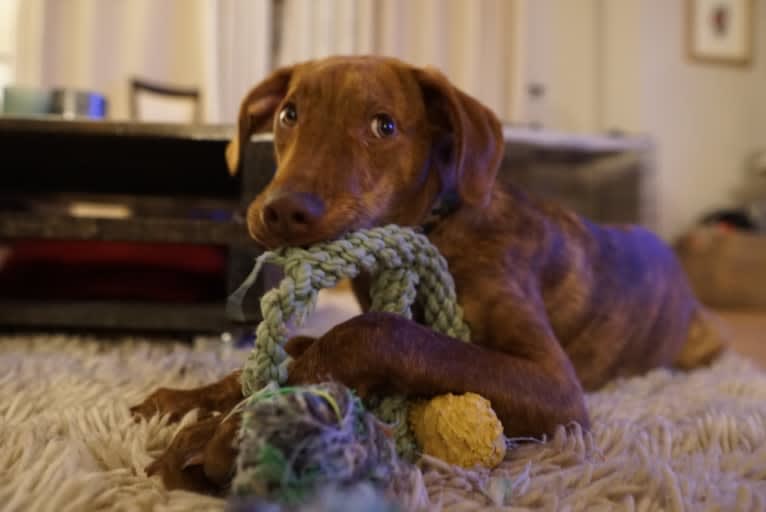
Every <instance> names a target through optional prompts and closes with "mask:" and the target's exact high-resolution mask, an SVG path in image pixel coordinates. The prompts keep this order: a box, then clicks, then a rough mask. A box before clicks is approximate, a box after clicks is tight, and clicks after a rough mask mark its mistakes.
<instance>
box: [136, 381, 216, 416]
mask: <svg viewBox="0 0 766 512" xmlns="http://www.w3.org/2000/svg"><path fill="white" fill-rule="evenodd" d="M197 408H199V401H198V400H195V398H194V396H193V395H191V394H190V393H189V391H188V390H180V389H168V388H159V389H157V390H155V391H154V392H153V393H152V394H151V395H149V396H148V397H147V398H146V400H144V401H143V402H141V403H140V404H138V405H136V406H133V407H131V408H130V414H131V415H132V416H133V417H134V418H135V419H136V420H137V421H138V420H141V419H149V418H151V417H152V416H155V415H160V416H165V415H168V416H169V420H170V421H178V420H180V419H181V418H182V417H183V416H184V415H185V414H186V413H187V412H189V411H191V410H192V409H197ZM208 415H209V414H208V412H207V411H205V410H204V409H202V410H200V415H199V417H200V418H202V417H206V416H208Z"/></svg>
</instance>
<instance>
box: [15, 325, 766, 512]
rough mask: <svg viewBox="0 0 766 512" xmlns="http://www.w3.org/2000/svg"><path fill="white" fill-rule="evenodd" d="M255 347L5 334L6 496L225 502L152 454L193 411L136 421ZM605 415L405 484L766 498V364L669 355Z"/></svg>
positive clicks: (108, 502)
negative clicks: (694, 366)
mask: <svg viewBox="0 0 766 512" xmlns="http://www.w3.org/2000/svg"><path fill="white" fill-rule="evenodd" d="M244 356H245V353H244V352H242V351H236V350H222V349H220V348H218V347H212V348H211V347H210V346H209V345H207V346H204V345H203V346H197V347H191V346H187V345H182V344H179V343H174V342H172V341H166V342H158V341H157V340H153V341H152V342H149V341H148V340H141V339H120V340H98V339H94V338H80V337H66V336H42V335H41V336H14V337H0V510H4V511H47V510H51V511H62V512H63V511H81V510H82V511H90V510H157V511H174V510H178V511H182V510H183V511H201V510H221V509H223V507H224V505H225V502H224V500H221V499H218V498H213V497H206V496H201V495H197V494H193V493H188V492H181V491H170V492H169V491H166V490H165V489H164V488H163V486H162V484H161V482H160V481H159V479H158V478H156V477H155V478H147V476H146V475H145V473H144V469H143V468H144V467H146V465H148V464H149V463H150V462H151V460H152V457H154V456H156V455H157V454H159V453H160V452H161V451H162V449H163V448H164V447H165V446H167V444H168V443H169V441H170V440H171V438H172V436H173V435H174V433H175V432H177V430H178V429H179V428H180V426H182V425H184V424H188V423H189V422H191V421H193V420H194V413H190V414H189V415H187V417H186V418H184V420H183V421H182V422H181V424H180V425H177V424H172V425H168V424H166V423H164V422H161V421H160V420H159V419H158V418H154V419H152V420H151V421H149V422H142V423H134V422H133V420H132V419H131V418H130V416H129V414H128V406H130V405H133V404H136V403H138V402H140V401H141V400H142V399H143V398H144V397H145V396H146V395H147V394H148V393H149V392H151V391H152V390H154V389H155V388H157V387H160V386H173V387H192V386H197V385H202V384H207V383H210V382H211V381H213V380H215V379H217V378H219V377H221V376H223V375H225V374H226V373H227V372H228V371H230V370H231V369H233V368H236V367H237V366H239V365H240V364H241V363H242V361H243V358H244ZM588 406H589V410H590V413H591V417H592V422H593V428H592V431H591V432H590V433H583V432H582V431H580V430H579V429H577V428H576V427H572V428H569V429H566V430H565V429H564V428H561V429H560V430H559V431H558V432H557V433H556V435H555V436H553V438H552V439H549V440H548V441H547V442H545V443H542V442H527V443H523V444H520V445H519V446H517V447H515V448H513V449H512V450H510V451H509V455H508V457H507V459H506V461H505V462H503V463H502V464H501V465H500V467H498V468H496V469H495V470H493V471H491V472H489V471H464V470H460V469H455V468H451V467H447V466H445V465H443V464H441V463H440V462H439V461H436V460H424V461H422V462H421V463H420V466H419V467H418V468H416V469H413V471H412V472H411V475H410V476H411V478H410V479H409V481H408V483H407V489H405V490H403V491H402V492H401V494H400V498H401V500H402V505H403V507H404V508H406V509H423V510H509V511H511V510H518V511H521V510H570V511H576V510H588V511H593V510H595V511H598V510H627V511H632V510H636V511H649V510H673V511H677V510H694V511H697V510H738V511H739V510H743V511H746V510H766V373H764V372H762V371H761V370H759V369H758V368H756V367H755V366H754V365H752V364H750V363H749V362H748V361H746V360H745V359H743V358H741V357H739V356H737V355H735V354H733V353H732V354H727V355H725V356H724V357H723V358H721V359H720V360H719V361H717V362H716V363H715V364H714V365H713V366H712V367H711V368H706V369H702V370H697V371H695V372H692V373H689V374H683V373H678V372H671V371H666V370H656V371H653V372H651V373H650V374H648V375H646V376H643V377H640V378H632V379H625V380H621V381H618V382H614V383H612V384H611V385H610V386H608V387H607V388H606V389H603V390H601V391H599V392H597V393H592V394H590V395H589V396H588Z"/></svg>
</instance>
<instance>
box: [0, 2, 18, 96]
mask: <svg viewBox="0 0 766 512" xmlns="http://www.w3.org/2000/svg"><path fill="white" fill-rule="evenodd" d="M17 5H18V4H17V0H0V89H2V87H3V86H4V85H6V84H8V83H10V82H12V81H13V76H14V71H15V69H14V68H15V65H14V64H15V62H14V61H15V59H14V57H15V53H16V9H17ZM1 94H2V92H0V95H1ZM0 100H2V98H1V97H0Z"/></svg>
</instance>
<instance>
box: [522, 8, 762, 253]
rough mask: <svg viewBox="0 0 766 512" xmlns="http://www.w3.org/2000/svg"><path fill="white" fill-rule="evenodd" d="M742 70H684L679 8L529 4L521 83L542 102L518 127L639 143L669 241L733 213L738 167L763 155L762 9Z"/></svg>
mask: <svg viewBox="0 0 766 512" xmlns="http://www.w3.org/2000/svg"><path fill="white" fill-rule="evenodd" d="M755 4H756V11H755V12H756V15H757V20H756V22H757V23H756V27H755V31H754V32H755V39H756V43H755V49H754V60H753V63H752V64H751V66H750V67H748V68H737V67H728V66H722V65H713V64H700V63H693V62H691V61H689V60H688V58H687V56H686V48H685V46H684V37H685V33H684V30H685V23H686V20H685V17H684V14H685V13H684V5H685V2H683V1H681V0H672V1H668V0H577V1H576V2H573V1H571V0H528V1H527V10H526V12H527V30H528V34H527V35H526V36H525V39H524V41H525V46H526V48H527V52H526V58H527V64H526V66H525V73H526V78H525V82H526V83H531V82H540V83H543V84H545V86H546V95H545V98H544V101H543V103H542V105H538V107H537V110H535V109H534V107H533V106H532V105H531V104H530V102H529V101H526V102H525V108H524V109H523V110H522V112H521V116H520V119H521V120H530V119H533V120H538V121H542V123H543V124H544V125H545V126H547V127H550V128H554V129H557V130H566V131H573V132H585V133H588V132H603V131H607V130H612V129H618V130H622V131H625V132H628V133H648V134H650V135H652V136H653V137H654V140H655V142H656V143H657V150H658V154H657V165H658V175H657V198H656V199H657V200H656V201H655V204H656V205H657V208H658V211H657V218H658V229H659V231H660V234H662V235H663V236H664V237H666V238H668V239H672V238H674V237H675V236H677V235H678V234H680V233H681V232H683V231H684V230H685V229H687V228H688V227H689V226H691V225H692V224H693V223H694V222H695V221H696V220H697V219H698V217H699V216H700V215H701V214H703V213H704V212H707V211H709V210H711V209H712V208H716V207H720V206H728V205H736V204H737V199H738V197H737V193H738V191H739V189H741V187H742V185H743V177H744V172H745V169H744V166H745V161H746V159H747V158H748V157H749V156H750V155H751V154H752V153H753V152H754V151H755V150H756V149H758V148H761V149H763V148H766V0H756V1H755Z"/></svg>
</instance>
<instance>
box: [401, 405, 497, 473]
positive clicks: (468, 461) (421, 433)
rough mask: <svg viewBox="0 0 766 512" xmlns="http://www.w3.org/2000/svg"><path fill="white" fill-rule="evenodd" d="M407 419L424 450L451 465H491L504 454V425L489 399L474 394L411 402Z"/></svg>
mask: <svg viewBox="0 0 766 512" xmlns="http://www.w3.org/2000/svg"><path fill="white" fill-rule="evenodd" d="M409 420H410V426H411V428H412V431H413V433H414V435H415V439H416V440H417V442H418V445H419V446H420V448H421V449H422V450H423V452H424V453H426V454H428V455H432V456H434V457H437V458H439V459H442V460H444V461H446V462H449V463H450V464H455V465H456V466H461V467H464V468H472V467H474V466H484V467H488V468H493V467H495V466H497V465H498V464H500V462H501V461H502V460H503V458H504V457H505V448H506V446H505V437H504V436H503V424H502V423H500V420H499V419H498V418H497V415H496V414H495V411H493V410H492V405H491V404H490V403H489V400H487V399H486V398H484V397H482V396H479V395H477V394H475V393H465V394H464V395H453V394H452V393H449V394H446V395H440V396H437V397H435V398H433V399H431V400H428V401H422V402H418V403H416V404H413V405H412V406H411V407H410V411H409Z"/></svg>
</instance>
